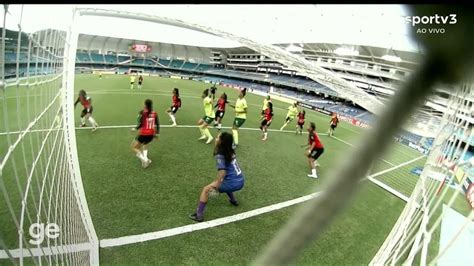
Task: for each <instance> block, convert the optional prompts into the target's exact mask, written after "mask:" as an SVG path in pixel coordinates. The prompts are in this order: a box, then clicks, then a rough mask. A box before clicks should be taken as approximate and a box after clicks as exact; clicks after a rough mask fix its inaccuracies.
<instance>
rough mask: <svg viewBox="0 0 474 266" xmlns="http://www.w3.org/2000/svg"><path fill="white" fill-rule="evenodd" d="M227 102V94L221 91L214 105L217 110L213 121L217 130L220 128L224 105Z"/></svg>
mask: <svg viewBox="0 0 474 266" xmlns="http://www.w3.org/2000/svg"><path fill="white" fill-rule="evenodd" d="M227 103H229V102H228V101H227V94H225V92H224V93H222V94H221V97H220V98H219V100H217V103H216V105H215V106H214V107H217V111H216V121H215V122H214V126H215V127H217V130H219V131H220V130H221V128H222V119H223V118H224V114H225V105H226V104H227Z"/></svg>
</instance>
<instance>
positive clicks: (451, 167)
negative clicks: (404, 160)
mask: <svg viewBox="0 0 474 266" xmlns="http://www.w3.org/2000/svg"><path fill="white" fill-rule="evenodd" d="M473 100H474V93H473V85H472V83H466V84H464V85H463V86H462V87H461V88H460V89H459V90H457V93H456V94H453V95H451V97H450V101H449V104H448V107H447V110H446V113H445V115H444V117H443V120H442V123H441V125H440V127H439V130H438V132H437V138H436V139H435V142H434V143H433V147H432V149H431V152H430V155H429V157H428V159H427V161H426V164H425V166H424V169H423V171H422V173H421V176H420V179H419V180H418V182H417V183H416V186H415V188H414V190H413V193H411V196H410V199H409V201H408V204H407V205H406V207H405V209H404V210H403V213H402V215H400V218H399V220H398V221H397V223H396V224H395V226H394V228H393V229H392V231H391V233H390V235H389V236H388V237H387V239H386V241H385V243H384V244H383V245H382V246H381V248H380V250H379V251H378V253H377V254H376V256H375V257H374V258H373V260H372V262H371V264H375V265H379V264H383V265H386V264H391V265H393V264H400V263H403V264H405V263H406V264H413V263H414V264H422V265H426V264H436V263H438V262H439V260H440V258H442V257H443V255H445V253H446V251H447V250H448V249H449V248H450V247H451V245H452V244H453V243H454V242H455V240H456V239H457V238H458V237H459V236H460V235H461V234H462V233H463V231H466V230H467V229H468V228H469V225H470V223H472V220H473V218H474V210H473V209H472V208H469V207H468V204H466V196H467V195H466V194H469V192H468V191H467V188H468V181H467V178H468V176H472V172H473V165H472V162H470V161H469V158H468V156H467V151H468V148H469V146H470V145H472V139H473V138H472V137H473V134H472V123H473V121H472V114H473V111H474V109H473V104H472V103H473ZM471 161H472V159H471ZM463 186H464V189H463ZM448 209H454V210H455V211H457V212H459V213H460V214H461V215H462V216H463V217H464V218H463V220H464V221H463V222H462V223H461V224H456V233H455V234H452V235H449V236H446V237H444V238H445V240H443V241H442V242H443V243H440V241H439V239H440V237H441V225H442V223H443V221H444V220H446V219H447V216H446V212H447V210H448ZM446 221H447V220H446Z"/></svg>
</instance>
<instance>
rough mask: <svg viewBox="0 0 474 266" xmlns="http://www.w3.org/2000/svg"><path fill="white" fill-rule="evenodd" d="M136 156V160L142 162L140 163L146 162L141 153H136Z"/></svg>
mask: <svg viewBox="0 0 474 266" xmlns="http://www.w3.org/2000/svg"><path fill="white" fill-rule="evenodd" d="M136 155H137V157H138V159H140V161H142V162H146V161H147V160H146V158H145V157H143V154H142V153H141V152H137V154H136Z"/></svg>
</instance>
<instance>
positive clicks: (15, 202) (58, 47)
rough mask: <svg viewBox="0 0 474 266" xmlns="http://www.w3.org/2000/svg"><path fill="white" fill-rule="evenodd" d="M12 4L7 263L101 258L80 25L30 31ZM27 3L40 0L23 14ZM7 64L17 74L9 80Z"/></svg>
mask: <svg viewBox="0 0 474 266" xmlns="http://www.w3.org/2000/svg"><path fill="white" fill-rule="evenodd" d="M8 8H9V5H3V12H2V15H3V18H4V20H3V25H2V33H1V34H2V41H1V52H0V54H1V55H0V63H1V73H0V74H1V85H2V86H1V88H0V99H1V100H0V109H1V110H2V111H1V113H2V115H1V117H2V119H1V120H0V121H1V122H0V147H2V149H0V199H1V200H0V210H2V212H0V225H1V226H0V264H4V263H5V262H11V263H13V264H20V265H24V264H35V265H43V264H47V265H53V264H55V265H58V264H71V265H84V264H90V265H98V264H99V241H98V239H97V235H96V232H95V229H94V226H93V223H92V219H91V216H90V212H89V209H88V205H87V200H86V197H85V193H84V188H83V184H82V178H81V172H80V168H79V162H78V156H77V147H76V136H75V124H74V101H75V96H76V95H74V75H75V58H76V48H77V41H78V34H77V31H76V30H75V24H74V22H72V23H71V27H70V28H68V30H67V31H60V30H56V29H44V30H40V31H37V32H33V33H26V32H23V31H22V24H21V16H20V18H19V21H14V20H15V19H17V18H13V17H12V16H9V15H8V14H9V12H8ZM27 8H34V7H30V6H22V7H21V15H23V9H27ZM74 13H75V12H74ZM44 15H45V16H47V15H48V14H44ZM71 15H72V14H71ZM72 21H75V20H74V16H73V20H72ZM11 28H14V29H15V30H8V29H11ZM6 70H7V71H8V72H9V73H12V74H13V76H14V77H11V78H10V79H9V80H8V81H7V80H6V74H5V73H6ZM3 147H5V149H3ZM3 210H6V211H3Z"/></svg>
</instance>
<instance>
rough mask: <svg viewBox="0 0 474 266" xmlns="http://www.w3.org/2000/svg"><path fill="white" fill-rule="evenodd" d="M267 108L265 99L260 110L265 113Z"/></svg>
mask: <svg viewBox="0 0 474 266" xmlns="http://www.w3.org/2000/svg"><path fill="white" fill-rule="evenodd" d="M267 107H268V100H267V98H265V99H264V100H263V106H262V110H263V111H265V110H266V109H267Z"/></svg>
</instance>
